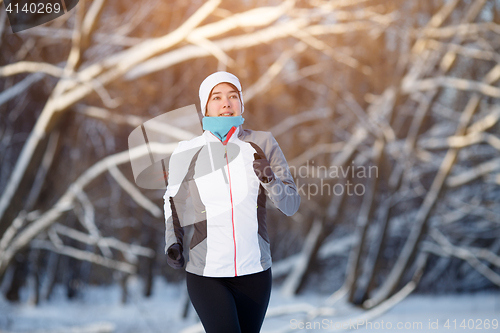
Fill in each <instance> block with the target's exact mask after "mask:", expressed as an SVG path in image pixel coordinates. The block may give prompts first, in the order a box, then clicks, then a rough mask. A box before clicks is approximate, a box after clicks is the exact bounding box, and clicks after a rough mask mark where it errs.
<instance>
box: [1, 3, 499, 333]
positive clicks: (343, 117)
mask: <svg viewBox="0 0 500 333" xmlns="http://www.w3.org/2000/svg"><path fill="white" fill-rule="evenodd" d="M3 1H5V0H3ZM3 1H2V0H0V5H1V8H0V161H1V162H0V291H1V292H0V332H4V331H3V330H5V332H69V331H70V330H69V329H64V325H63V324H61V326H60V327H57V326H54V324H53V323H52V324H51V325H52V326H50V327H49V326H45V324H44V319H43V318H42V317H40V318H39V319H38V321H37V322H36V324H33V325H32V326H26V327H23V326H22V325H20V324H16V321H15V315H14V314H13V313H15V311H17V310H15V309H16V307H19V306H29V309H30V310H29V311H31V312H32V313H33V314H36V313H37V311H42V310H41V309H43V307H44V306H46V305H47V304H51V302H55V300H57V299H63V300H64V304H66V305H68V304H72V303H74V302H82V299H85V298H86V297H89V296H88V295H90V294H91V293H92V290H93V289H91V288H93V287H102V288H104V289H103V290H107V291H108V292H111V293H112V295H115V294H116V297H114V298H113V300H112V301H109V300H108V303H106V304H108V306H122V307H125V306H127V304H131V303H134V302H135V304H137V302H147V301H148V299H151V298H154V297H155V296H156V297H158V296H157V295H159V293H164V292H166V291H165V290H163V289H160V287H158V286H163V287H162V288H167V289H168V288H171V289H168V292H169V293H173V294H172V295H173V296H172V295H170V294H169V295H170V296H169V297H170V299H169V301H168V302H169V306H173V307H175V311H172V312H173V314H172V313H170V314H169V316H170V317H168V320H167V319H165V320H164V323H165V325H164V326H161V327H156V328H155V327H148V326H144V327H146V328H143V329H141V328H139V329H127V328H124V327H123V326H119V325H118V326H117V327H113V326H111V327H110V326H109V325H107V324H106V323H101V324H95V325H93V326H92V325H90V326H88V325H87V326H85V325H80V326H85V327H83V328H80V329H78V328H72V329H73V330H72V331H71V332H178V331H182V329H184V331H183V332H202V331H203V330H200V325H199V323H197V322H196V316H195V313H194V310H193V309H192V308H190V307H189V301H188V299H187V297H186V293H185V291H184V290H183V287H182V286H183V281H184V277H185V272H184V270H174V269H172V268H171V267H169V266H168V265H167V262H166V258H165V254H164V247H165V239H164V232H165V219H164V216H163V205H164V202H163V194H164V190H159V189H153V190H152V189H144V188H141V187H140V186H137V184H136V179H135V178H134V174H133V172H132V166H131V158H133V157H131V156H132V155H130V154H129V146H128V137H129V135H130V133H131V132H132V131H133V130H134V129H135V128H137V127H138V126H141V124H143V123H145V122H147V121H148V120H150V119H153V118H155V117H157V116H160V115H162V114H165V113H166V112H168V111H172V110H176V109H179V108H182V107H185V106H189V105H192V104H195V105H196V107H197V108H198V110H200V106H199V99H198V89H199V86H200V83H201V82H202V80H203V79H204V78H205V77H206V76H207V75H209V74H211V73H213V72H215V71H217V70H225V71H228V72H231V73H233V74H235V75H236V76H238V77H239V79H240V81H241V83H242V88H243V96H244V101H245V113H244V114H243V116H244V118H245V123H244V125H243V126H244V127H245V128H249V129H254V130H261V131H269V132H271V133H272V134H273V136H274V137H275V138H276V140H277V142H278V143H279V145H280V147H281V149H282V150H283V153H284V154H285V156H286V159H287V161H288V164H289V166H290V169H291V172H292V175H293V177H294V179H295V182H296V184H297V188H298V190H299V193H300V195H301V200H302V201H301V205H300V209H299V211H298V212H297V213H296V214H295V215H293V216H291V217H287V216H285V215H283V214H282V213H281V212H280V211H278V210H277V209H276V208H274V207H273V205H272V204H271V203H270V202H268V204H267V208H268V218H267V220H268V232H269V237H270V241H271V252H272V257H273V268H272V270H273V293H275V292H276V295H279V296H276V297H281V298H282V301H280V302H277V303H276V304H275V306H273V302H272V301H271V305H270V307H269V309H268V314H267V317H269V320H271V319H272V318H273V317H274V318H279V317H280V316H285V317H286V316H287V315H291V314H293V315H295V317H293V318H297V319H299V320H302V321H304V322H307V321H309V322H312V321H314V320H319V321H321V320H322V319H323V318H326V319H328V320H330V319H332V318H336V316H340V315H345V313H344V312H348V314H349V315H353V316H354V315H355V316H358V317H359V318H377V317H378V316H380V315H381V314H382V313H384V312H386V311H388V310H390V309H397V307H398V306H399V305H398V304H399V303H400V302H403V301H404V300H405V299H406V298H408V297H409V295H410V294H411V296H414V295H431V296H437V295H443V294H446V295H457V294H464V293H477V292H488V293H494V292H498V288H499V286H500V237H499V236H500V105H497V102H498V101H497V99H499V98H500V83H499V80H500V1H498V0H285V1H262V0H244V1H228V0H208V1H200V0H196V1H177V0H139V1H132V0H93V1H92V0H79V2H78V5H77V6H76V7H74V8H73V9H72V10H70V11H68V12H67V13H66V14H64V15H62V16H60V17H58V18H57V19H55V20H53V21H50V22H48V23H45V24H43V25H40V26H37V27H33V28H31V29H27V30H24V31H20V32H17V33H13V32H12V30H11V27H10V24H9V19H8V17H7V13H6V11H5V6H4V5H5V4H4V3H3ZM497 50H499V52H497ZM180 127H182V126H180ZM179 129H182V128H179ZM160 132H161V131H160ZM160 134H161V135H164V136H166V137H168V139H166V140H167V142H171V143H177V142H179V141H181V140H185V138H186V134H187V135H188V137H189V135H193V134H192V133H189V131H186V129H185V128H184V129H182V131H176V129H175V128H173V129H167V130H165V131H163V132H161V133H160ZM186 234H187V235H188V234H189V233H186ZM186 237H187V236H186ZM134 288H136V289H134ZM275 289H276V290H275ZM110 290H111V291H110ZM94 292H95V291H94ZM103 292H104V291H103ZM96 293H99V292H96ZM162 295H163V296H161V297H164V296H165V295H164V294H162ZM273 295H274V294H273ZM304 295H312V296H310V297H311V299H314V300H316V299H320V301H312V302H310V303H308V304H304V303H302V302H294V300H297V299H299V298H300V297H304ZM318 295H321V296H323V298H318V297H319V296H318ZM497 295H498V294H497ZM96 297H97V296H96ZM165 297H167V296H165ZM497 297H498V296H497ZM155 300H156V301H155V302H160V301H159V299H158V298H156V299H155ZM60 301H61V302H62V300H60ZM100 302H103V301H102V300H101V301H100ZM464 302H466V301H464ZM141 304H142V303H141ZM161 304H162V303H161V302H160V303H159V304H156V310H155V311H157V312H156V313H157V316H159V317H161V316H165V314H162V311H160V310H161V309H158V307H160V308H161V307H162V305H161ZM495 304H496V303H495ZM68 306H69V305H68ZM497 306H498V307H497V308H496V311H497V315H498V311H500V310H499V309H500V305H497ZM165 309H166V308H164V309H163V310H165ZM339 309H340V310H339ZM165 311H166V310H165ZM9 313H10V314H11V315H9ZM363 316H364V317H363ZM286 318H292V317H286ZM470 318H471V319H475V318H474V317H470ZM466 319H468V318H467V317H466ZM489 319H490V320H491V319H493V317H490V318H489ZM497 319H498V318H497ZM129 320H130V319H129ZM169 320H171V322H169ZM266 320H268V319H267V318H266ZM96 322H97V320H96ZM90 323H92V321H90ZM289 323H290V321H289V319H287V320H282V321H279V320H276V321H275V322H274V326H273V327H272V329H271V327H269V328H268V329H267V331H266V330H264V331H266V332H292V331H298V329H293V328H291V327H292V326H290V324H289ZM424 324H425V325H427V319H425V320H424ZM425 325H424V326H425ZM484 325H486V322H484ZM76 326H78V325H76ZM440 326H442V323H441V322H440ZM265 327H266V326H265V325H264V328H265ZM497 327H498V321H497ZM469 328H470V327H469ZM485 328H486V326H485ZM304 331H305V330H304ZM309 331H310V330H309ZM420 331H422V330H420ZM424 331H425V330H424Z"/></svg>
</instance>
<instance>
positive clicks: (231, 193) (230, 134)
mask: <svg viewBox="0 0 500 333" xmlns="http://www.w3.org/2000/svg"><path fill="white" fill-rule="evenodd" d="M235 131H236V128H235V127H233V128H231V130H230V131H229V133H228V134H227V138H226V140H225V141H224V142H222V140H221V139H219V138H217V137H216V136H215V135H214V137H216V138H217V139H218V140H219V141H220V142H221V143H222V144H223V145H224V157H225V158H226V165H227V176H228V178H229V180H228V181H229V197H230V198H231V225H232V227H233V244H234V276H238V271H237V269H236V234H235V231H234V205H233V190H232V188H231V173H230V172H229V159H228V156H227V143H228V142H229V138H230V137H231V136H232V135H233V133H234V132H235ZM212 135H213V134H212Z"/></svg>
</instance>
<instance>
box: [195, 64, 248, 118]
mask: <svg viewBox="0 0 500 333" xmlns="http://www.w3.org/2000/svg"><path fill="white" fill-rule="evenodd" d="M223 82H228V83H231V84H233V85H234V86H235V87H236V88H238V93H239V95H240V101H241V113H243V111H245V107H244V104H243V94H242V92H241V83H240V80H238V78H237V77H236V76H235V75H234V74H231V73H228V72H224V71H220V72H215V73H213V74H210V75H209V76H207V78H206V79H205V80H203V82H202V83H201V85H200V93H199V95H200V103H201V114H202V115H203V117H205V113H206V107H207V101H208V97H209V96H210V92H211V91H212V89H213V88H214V87H215V86H216V85H218V84H219V83H223Z"/></svg>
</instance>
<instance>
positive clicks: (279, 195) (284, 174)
mask: <svg viewBox="0 0 500 333" xmlns="http://www.w3.org/2000/svg"><path fill="white" fill-rule="evenodd" d="M240 139H241V140H243V141H246V142H253V143H255V144H256V145H258V146H259V147H260V148H261V149H262V151H263V152H264V154H265V155H266V159H267V160H268V161H269V164H270V165H271V169H272V170H273V172H274V174H275V175H276V177H275V178H274V180H273V181H272V182H270V183H267V184H265V183H261V184H262V186H263V187H264V189H265V190H266V192H267V195H268V197H269V199H270V200H271V202H272V203H273V204H274V205H275V206H276V208H278V209H279V210H280V211H282V212H283V213H284V214H285V215H287V216H291V215H293V214H295V213H296V212H297V210H298V209H299V206H300V195H299V193H298V192H297V186H295V182H294V180H293V177H292V175H291V173H290V169H289V167H288V163H287V161H286V158H285V155H284V154H283V152H282V151H281V148H280V146H279V145H278V142H277V141H276V139H275V138H274V137H273V135H272V134H271V133H270V132H261V131H250V130H245V131H243V133H242V135H241V137H240Z"/></svg>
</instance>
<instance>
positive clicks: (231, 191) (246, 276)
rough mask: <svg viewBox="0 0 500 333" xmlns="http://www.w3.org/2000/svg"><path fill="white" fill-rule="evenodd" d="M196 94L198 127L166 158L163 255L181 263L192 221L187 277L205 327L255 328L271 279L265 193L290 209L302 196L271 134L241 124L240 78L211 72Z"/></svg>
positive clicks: (286, 211) (211, 329) (226, 332)
mask: <svg viewBox="0 0 500 333" xmlns="http://www.w3.org/2000/svg"><path fill="white" fill-rule="evenodd" d="M199 95H200V102H201V109H202V114H203V115H204V118H203V121H202V122H203V129H204V133H203V134H202V135H201V136H199V137H196V138H194V139H192V140H190V141H183V142H180V143H179V146H178V147H177V148H176V150H175V152H174V153H173V154H172V157H171V159H170V162H169V176H168V184H169V185H168V187H167V191H166V192H165V196H164V199H165V219H166V234H165V239H166V247H165V249H166V253H167V261H168V263H169V265H170V266H172V267H174V268H182V267H183V266H184V257H183V236H184V229H183V227H184V226H186V225H188V224H193V226H194V234H193V237H192V239H191V241H190V244H189V260H188V262H187V265H186V271H187V277H186V281H187V288H188V293H189V297H190V299H191V302H192V303H193V306H194V308H195V309H196V312H197V313H198V315H199V317H200V320H201V322H202V324H203V326H204V328H205V330H206V332H208V333H212V332H214V333H220V332H224V333H230V332H238V333H239V332H249V333H250V332H252V333H253V332H259V331H260V328H261V326H262V322H263V320H264V316H265V313H266V310H267V306H268V303H269V296H270V293H271V282H272V277H271V269H270V267H271V254H270V246H269V237H268V235H267V228H266V194H267V197H268V198H269V199H270V200H271V202H272V203H273V204H274V205H275V206H276V207H277V208H278V209H279V210H280V211H282V212H283V213H284V214H286V215H288V216H290V215H293V214H295V212H296V211H297V210H298V208H299V204H300V196H299V194H298V193H297V188H296V186H295V183H294V181H293V178H292V177H291V175H290V171H289V168H288V165H287V162H286V159H285V157H284V155H283V153H282V151H281V149H280V147H279V145H278V143H277V142H276V140H275V139H274V137H273V136H272V134H271V133H269V132H258V131H251V130H246V129H245V130H244V129H243V128H242V126H241V125H242V124H243V121H244V119H243V117H242V116H241V114H242V113H243V112H244V104H243V98H242V92H241V84H240V81H239V80H238V78H237V77H236V76H234V75H233V74H230V73H227V72H216V73H214V74H212V75H210V76H208V77H207V78H206V79H205V80H204V81H203V82H202V84H201V86H200V91H199ZM189 197H191V200H190V201H189V200H188V199H189ZM189 203H190V204H191V208H189V209H187V208H186V207H187V205H188V204H189ZM186 210H191V213H193V212H194V223H193V221H192V215H193V214H191V218H189V217H187V215H190V214H184V213H185V212H186Z"/></svg>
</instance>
